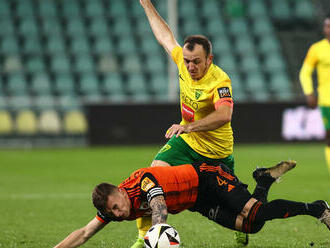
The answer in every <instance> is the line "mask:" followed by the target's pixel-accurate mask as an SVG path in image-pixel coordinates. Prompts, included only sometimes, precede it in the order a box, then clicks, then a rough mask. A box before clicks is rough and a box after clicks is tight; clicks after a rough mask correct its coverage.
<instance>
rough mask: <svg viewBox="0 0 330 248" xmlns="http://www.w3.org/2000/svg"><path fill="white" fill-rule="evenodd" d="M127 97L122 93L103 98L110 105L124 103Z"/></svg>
mask: <svg viewBox="0 0 330 248" xmlns="http://www.w3.org/2000/svg"><path fill="white" fill-rule="evenodd" d="M127 100H128V96H127V95H126V94H124V93H122V92H119V93H117V94H111V95H106V96H105V101H107V102H110V103H126V102H127Z"/></svg>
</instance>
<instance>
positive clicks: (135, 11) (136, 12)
mask: <svg viewBox="0 0 330 248" xmlns="http://www.w3.org/2000/svg"><path fill="white" fill-rule="evenodd" d="M130 16H132V17H133V18H136V20H140V19H142V18H146V16H145V13H144V10H143V8H142V7H141V5H140V3H139V2H136V1H135V2H134V1H132V2H131V8H130Z"/></svg>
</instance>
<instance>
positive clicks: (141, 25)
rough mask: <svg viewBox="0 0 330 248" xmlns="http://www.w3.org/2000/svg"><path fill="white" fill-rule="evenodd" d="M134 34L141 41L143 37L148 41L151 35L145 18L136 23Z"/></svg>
mask: <svg viewBox="0 0 330 248" xmlns="http://www.w3.org/2000/svg"><path fill="white" fill-rule="evenodd" d="M134 33H135V34H136V35H137V36H139V37H141V38H142V39H144V38H145V37H147V38H148V39H149V38H150V36H152V35H153V34H152V31H151V28H150V25H149V23H148V21H147V19H146V18H145V17H144V18H141V19H139V20H137V21H136V26H135V27H134ZM153 37H154V36H153ZM154 39H155V38H154Z"/></svg>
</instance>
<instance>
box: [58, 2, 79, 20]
mask: <svg viewBox="0 0 330 248" xmlns="http://www.w3.org/2000/svg"><path fill="white" fill-rule="evenodd" d="M59 2H60V3H61V4H62V15H63V16H64V17H65V18H77V17H80V16H81V11H80V6H79V2H78V1H72V0H70V1H68V0H66V1H59Z"/></svg>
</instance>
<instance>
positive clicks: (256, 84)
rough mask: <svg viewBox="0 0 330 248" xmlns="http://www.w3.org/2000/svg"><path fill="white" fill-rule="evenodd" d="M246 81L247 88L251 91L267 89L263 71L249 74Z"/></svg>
mask: <svg viewBox="0 0 330 248" xmlns="http://www.w3.org/2000/svg"><path fill="white" fill-rule="evenodd" d="M245 83H246V88H247V90H249V91H250V92H255V93H257V92H259V91H260V92H261V91H265V89H266V83H265V79H264V77H263V75H262V73H251V74H248V75H247V78H246V81H245Z"/></svg>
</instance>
